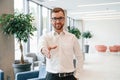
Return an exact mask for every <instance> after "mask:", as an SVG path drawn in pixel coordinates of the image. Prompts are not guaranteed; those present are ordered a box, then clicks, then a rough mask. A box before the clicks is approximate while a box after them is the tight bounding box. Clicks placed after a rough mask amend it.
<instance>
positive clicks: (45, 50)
mask: <svg viewBox="0 0 120 80" xmlns="http://www.w3.org/2000/svg"><path fill="white" fill-rule="evenodd" d="M56 48H57V45H54V46H49V47H48V48H42V53H43V54H44V55H45V56H46V57H47V58H49V59H50V58H51V54H50V50H51V49H56Z"/></svg>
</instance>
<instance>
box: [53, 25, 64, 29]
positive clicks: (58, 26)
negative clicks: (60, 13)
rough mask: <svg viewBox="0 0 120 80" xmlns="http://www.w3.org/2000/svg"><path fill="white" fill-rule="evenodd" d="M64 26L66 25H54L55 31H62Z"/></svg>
mask: <svg viewBox="0 0 120 80" xmlns="http://www.w3.org/2000/svg"><path fill="white" fill-rule="evenodd" d="M63 26H64V24H56V25H54V28H55V30H62V29H63Z"/></svg>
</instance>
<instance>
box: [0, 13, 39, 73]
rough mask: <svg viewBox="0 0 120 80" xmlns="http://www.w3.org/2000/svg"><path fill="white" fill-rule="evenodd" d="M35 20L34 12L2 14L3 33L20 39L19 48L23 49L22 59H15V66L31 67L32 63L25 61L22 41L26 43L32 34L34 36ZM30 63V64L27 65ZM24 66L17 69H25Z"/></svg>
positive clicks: (0, 19) (0, 21)
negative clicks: (33, 23)
mask: <svg viewBox="0 0 120 80" xmlns="http://www.w3.org/2000/svg"><path fill="white" fill-rule="evenodd" d="M33 20H34V18H33V16H32V14H24V13H20V14H19V13H14V14H2V15H1V16H0V25H1V30H2V32H3V34H5V35H7V36H11V35H14V36H15V38H16V39H17V40H18V43H19V48H20V51H21V60H19V61H15V64H13V67H18V66H21V67H23V66H26V67H27V68H24V67H23V69H24V70H29V69H30V65H31V64H30V63H29V64H28V62H25V60H24V57H23V45H22V43H23V42H24V43H26V42H27V41H28V39H29V37H30V36H33V32H34V31H36V30H37V29H36V27H35V26H33V25H32V21H33ZM27 64H28V65H27ZM24 70H22V68H20V67H19V69H18V70H16V69H15V70H14V71H15V73H17V72H16V71H20V72H21V71H24Z"/></svg>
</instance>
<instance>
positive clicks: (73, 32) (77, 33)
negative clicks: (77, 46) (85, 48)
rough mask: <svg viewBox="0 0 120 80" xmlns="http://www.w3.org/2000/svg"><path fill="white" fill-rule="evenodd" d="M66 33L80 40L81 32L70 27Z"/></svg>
mask: <svg viewBox="0 0 120 80" xmlns="http://www.w3.org/2000/svg"><path fill="white" fill-rule="evenodd" d="M68 32H70V33H72V34H74V35H75V36H76V37H77V38H78V39H80V36H81V32H80V30H79V29H78V28H74V27H73V28H71V27H70V26H68Z"/></svg>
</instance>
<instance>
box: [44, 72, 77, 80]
mask: <svg viewBox="0 0 120 80" xmlns="http://www.w3.org/2000/svg"><path fill="white" fill-rule="evenodd" d="M45 80H76V78H75V77H74V76H73V75H69V76H66V77H59V76H57V75H54V74H49V73H47V75H46V79H45Z"/></svg>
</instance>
